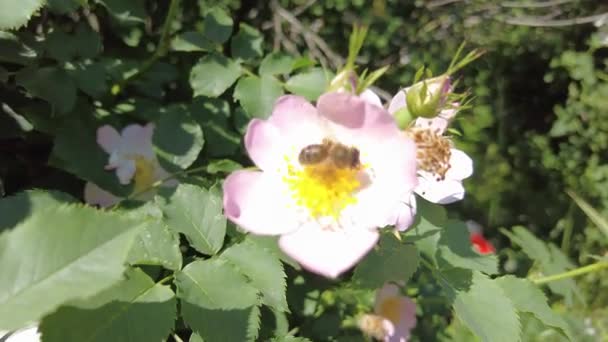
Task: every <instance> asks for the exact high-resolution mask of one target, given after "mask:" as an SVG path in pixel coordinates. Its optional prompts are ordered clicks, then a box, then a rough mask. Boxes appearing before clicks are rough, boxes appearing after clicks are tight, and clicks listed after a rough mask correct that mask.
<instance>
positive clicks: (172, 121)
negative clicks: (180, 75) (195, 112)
mask: <svg viewBox="0 0 608 342" xmlns="http://www.w3.org/2000/svg"><path fill="white" fill-rule="evenodd" d="M204 143H205V139H204V138H203V130H202V129H201V126H199V124H198V123H197V122H196V121H195V120H194V119H193V118H192V117H191V116H190V114H189V113H188V111H187V110H186V109H184V108H181V107H178V106H173V107H170V108H169V109H168V110H167V112H165V113H163V114H162V115H161V117H160V118H159V119H158V120H157V122H156V128H155V129H154V135H153V137H152V144H153V145H154V149H155V152H156V154H157V156H158V158H159V162H161V165H162V166H163V167H166V169H167V170H168V171H177V170H179V169H185V168H187V167H188V166H190V165H191V164H192V163H193V162H194V161H195V160H196V158H197V157H198V154H199V153H200V152H201V150H202V149H203V144H204Z"/></svg>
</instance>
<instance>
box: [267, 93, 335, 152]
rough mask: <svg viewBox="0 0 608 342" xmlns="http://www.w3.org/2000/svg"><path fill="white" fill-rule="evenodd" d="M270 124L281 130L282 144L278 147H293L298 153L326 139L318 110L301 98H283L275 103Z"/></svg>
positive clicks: (287, 96) (290, 96)
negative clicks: (305, 147)
mask: <svg viewBox="0 0 608 342" xmlns="http://www.w3.org/2000/svg"><path fill="white" fill-rule="evenodd" d="M268 122H269V123H271V124H273V125H274V126H275V127H276V128H277V129H278V130H279V133H280V136H281V139H282V142H281V143H279V144H278V145H279V146H282V147H283V148H285V147H287V146H290V147H293V148H294V149H296V150H297V151H298V152H299V150H300V149H302V148H303V147H304V146H307V145H309V144H314V143H320V142H321V140H322V139H323V138H324V137H325V132H323V127H321V124H320V122H321V118H320V116H319V115H318V114H317V109H316V108H315V107H314V106H313V105H312V104H310V102H308V101H307V100H306V99H305V98H303V97H301V96H295V95H285V96H281V97H280V98H279V99H278V100H277V102H275V106H274V108H273V110H272V115H271V116H270V118H268Z"/></svg>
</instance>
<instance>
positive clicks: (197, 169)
mask: <svg viewBox="0 0 608 342" xmlns="http://www.w3.org/2000/svg"><path fill="white" fill-rule="evenodd" d="M206 169H207V166H199V167H195V168H193V169H190V170H182V171H178V172H175V173H172V174H170V175H169V176H167V177H165V178H163V179H160V180H157V181H156V182H154V183H152V184H150V186H148V187H146V188H143V189H141V190H140V191H135V192H134V193H132V194H130V195H128V196H127V197H125V198H122V199H121V200H120V201H118V202H116V203H115V204H114V205H113V206H112V207H111V208H112V209H114V208H116V207H117V206H118V205H119V204H120V203H121V202H123V201H127V200H132V199H134V198H136V197H137V196H139V195H141V194H143V193H146V192H148V191H150V190H152V189H156V188H158V187H159V186H161V185H163V184H164V183H165V182H167V181H169V180H171V179H173V178H175V177H177V176H182V175H189V174H192V173H195V172H199V171H203V170H206Z"/></svg>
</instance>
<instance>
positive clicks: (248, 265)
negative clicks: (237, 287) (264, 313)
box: [221, 239, 288, 311]
mask: <svg viewBox="0 0 608 342" xmlns="http://www.w3.org/2000/svg"><path fill="white" fill-rule="evenodd" d="M221 258H222V259H225V260H227V261H228V262H230V263H231V264H232V265H234V266H235V267H236V268H237V269H238V270H239V271H240V272H241V273H242V274H244V275H245V276H247V278H249V279H250V280H251V284H252V285H253V286H254V287H255V288H257V289H258V290H259V291H260V292H261V293H262V303H264V304H266V305H268V306H270V307H272V308H275V309H277V310H280V311H288V308H287V299H286V298H285V290H286V287H287V284H286V283H285V277H286V276H285V272H284V271H283V265H282V264H281V262H280V261H279V259H278V258H277V257H276V256H275V255H274V254H273V253H272V252H271V251H269V250H266V249H265V248H264V247H263V246H261V245H258V244H256V243H255V242H254V241H253V240H251V239H246V240H245V241H243V242H241V243H239V244H237V245H233V246H231V247H230V248H228V249H227V250H226V251H225V252H223V253H222V255H221Z"/></svg>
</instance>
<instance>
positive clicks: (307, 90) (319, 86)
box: [285, 68, 333, 101]
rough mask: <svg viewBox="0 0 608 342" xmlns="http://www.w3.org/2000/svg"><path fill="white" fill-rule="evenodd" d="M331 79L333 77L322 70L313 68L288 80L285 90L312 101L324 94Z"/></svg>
mask: <svg viewBox="0 0 608 342" xmlns="http://www.w3.org/2000/svg"><path fill="white" fill-rule="evenodd" d="M332 78H333V75H331V74H330V73H328V72H325V71H324V70H323V69H321V68H313V69H310V70H309V71H306V72H303V73H300V74H297V75H294V76H292V77H291V78H289V80H288V81H287V83H286V84H285V89H287V90H289V91H290V92H292V93H294V94H296V95H301V96H304V97H305V98H307V99H308V100H310V101H313V100H316V99H317V98H318V97H319V96H320V95H321V94H323V93H324V92H325V90H326V89H327V87H328V86H329V82H330V80H331V79H332Z"/></svg>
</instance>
